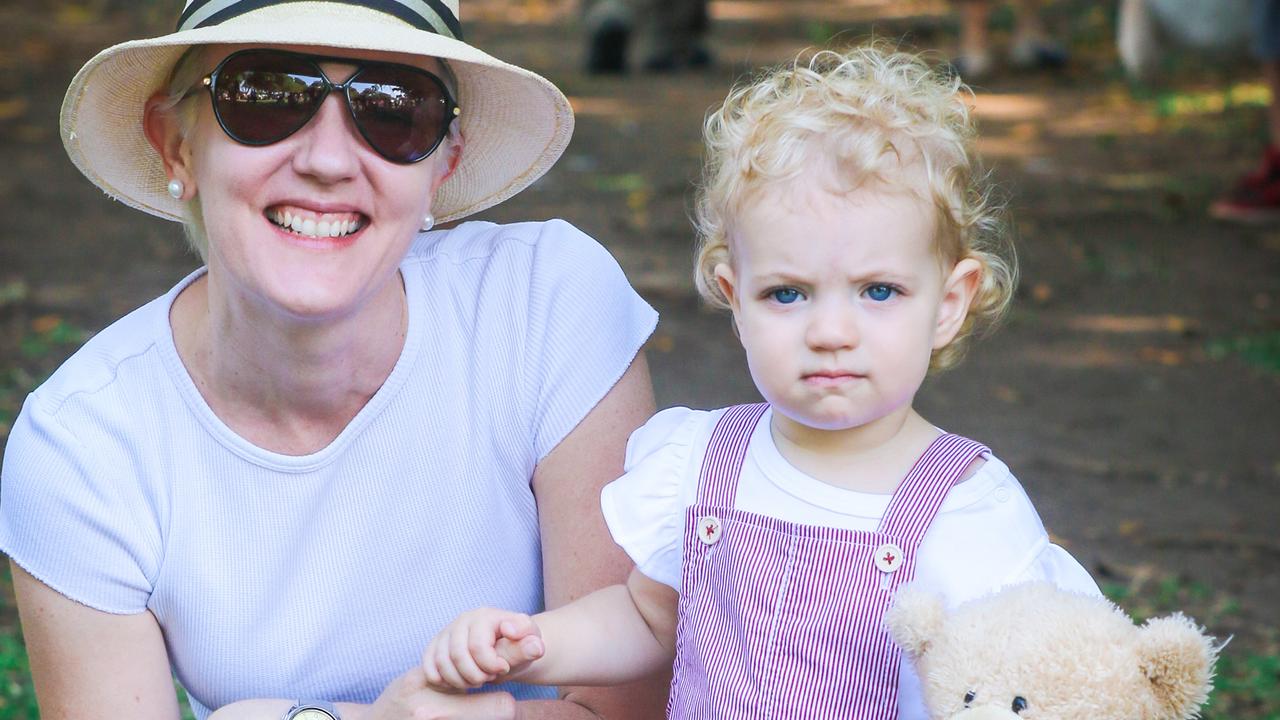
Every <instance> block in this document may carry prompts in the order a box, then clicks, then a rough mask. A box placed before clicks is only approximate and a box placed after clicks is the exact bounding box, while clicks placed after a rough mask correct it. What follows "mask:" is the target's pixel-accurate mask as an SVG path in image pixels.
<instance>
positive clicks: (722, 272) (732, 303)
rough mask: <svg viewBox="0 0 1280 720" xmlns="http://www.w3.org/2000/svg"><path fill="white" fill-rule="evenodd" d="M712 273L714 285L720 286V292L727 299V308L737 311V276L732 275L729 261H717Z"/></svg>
mask: <svg viewBox="0 0 1280 720" xmlns="http://www.w3.org/2000/svg"><path fill="white" fill-rule="evenodd" d="M712 273H713V274H714V275H715V278H716V285H718V286H719V287H720V292H721V294H723V295H724V299H725V300H727V301H729V309H730V310H733V312H735V313H736V312H738V286H737V283H738V277H737V276H736V275H734V273H733V268H732V267H730V266H729V263H724V262H722V263H717V264H716V267H715V270H712Z"/></svg>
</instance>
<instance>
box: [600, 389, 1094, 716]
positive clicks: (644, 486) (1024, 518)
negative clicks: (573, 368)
mask: <svg viewBox="0 0 1280 720" xmlns="http://www.w3.org/2000/svg"><path fill="white" fill-rule="evenodd" d="M723 414H724V410H723V409H720V410H711V411H705V410H690V409H688V408H671V409H668V410H663V411H662V412H660V413H658V414H657V415H655V416H653V417H652V418H650V420H649V421H648V422H647V423H645V425H644V426H643V427H641V428H640V429H638V430H636V431H635V432H634V433H632V435H631V439H630V440H629V441H628V443H627V458H626V474H624V475H623V476H622V477H621V478H619V479H618V480H615V481H614V482H612V483H610V484H609V485H607V486H606V487H605V489H604V492H603V493H602V496H601V508H602V510H603V511H604V517H605V521H606V522H607V523H608V525H609V532H610V533H612V535H613V539H614V541H616V542H617V543H618V544H619V545H621V546H622V548H623V549H625V550H626V551H627V554H628V555H630V556H631V559H632V560H634V561H635V563H636V566H637V567H638V568H639V570H640V571H641V572H643V573H644V574H645V575H646V576H648V577H650V578H652V579H654V580H656V581H658V582H661V583H664V584H666V585H669V586H671V587H672V588H675V589H676V590H679V589H680V572H681V561H682V559H683V545H682V543H683V540H684V517H685V509H686V508H688V507H689V506H690V505H693V504H694V502H695V501H696V499H697V489H698V476H699V473H700V471H701V468H702V458H703V455H704V454H705V452H706V448H707V443H708V442H709V441H710V439H711V431H712V430H713V429H714V427H715V424H716V422H717V421H718V420H719V419H720V416H721V415H723ZM771 417H772V410H769V411H767V412H765V414H764V416H763V417H762V418H761V419H760V422H759V423H758V424H757V425H756V428H755V430H754V432H753V433H752V435H751V442H750V445H749V446H748V449H747V455H746V458H745V460H744V462H743V467H742V474H741V476H740V477H739V479H738V492H737V508H738V509H739V510H744V511H748V512H753V513H757V514H760V515H766V516H771V517H776V518H779V519H782V520H787V521H791V522H797V523H804V524H809V525H820V526H826V527H837V528H844V529H849V530H863V531H873V530H876V529H877V527H878V526H879V524H880V518H881V517H882V516H883V515H884V513H885V511H886V510H887V509H888V506H889V499H890V496H889V495H887V494H885V495H881V494H869V493H860V492H854V491H851V490H846V489H843V488H839V487H835V486H833V485H829V484H827V483H824V482H822V481H820V480H816V479H814V478H812V477H810V476H808V475H805V474H804V473H802V472H800V471H799V470H797V469H795V468H794V467H793V466H792V465H791V464H790V463H788V462H787V460H786V459H785V458H783V457H782V455H781V453H779V452H778V448H777V446H776V445H775V444H774V442H773V436H772V434H771V433H770V431H769V422H770V418H771ZM1030 580H1047V581H1049V582H1052V583H1054V584H1055V585H1058V586H1059V587H1062V588H1064V589H1066V590H1071V591H1075V592H1082V593H1087V594H1091V595H1097V594H1099V591H1098V587H1097V585H1096V584H1095V583H1094V581H1093V579H1092V578H1091V577H1089V574H1088V572H1086V571H1085V569H1084V568H1083V567H1081V566H1080V564H1079V563H1078V562H1076V560H1075V559H1074V558H1072V557H1071V555H1070V554H1068V553H1067V551H1066V550H1064V549H1062V548H1061V547H1059V546H1057V545H1055V544H1053V543H1051V542H1050V541H1049V536H1048V534H1046V533H1045V530H1044V526H1043V525H1042V524H1041V522H1040V517H1039V515H1037V514H1036V511H1035V508H1034V507H1032V505H1031V501H1030V499H1028V498H1027V495H1026V493H1025V492H1024V491H1023V489H1022V486H1021V485H1020V484H1019V483H1018V481H1017V479H1016V478H1014V477H1013V475H1012V474H1011V473H1010V472H1009V468H1008V467H1006V466H1005V464H1004V463H1002V462H1000V460H998V459H997V458H995V457H994V456H990V455H988V456H986V463H985V464H984V465H983V466H982V467H981V468H979V469H978V471H977V472H976V473H974V475H973V476H972V477H970V478H969V479H967V480H965V481H964V482H962V483H959V484H957V485H956V486H955V487H953V488H952V489H951V491H950V492H949V493H948V494H947V497H946V500H945V501H943V503H942V507H941V508H940V509H939V511H938V515H937V517H936V518H935V519H934V521H933V525H932V526H931V527H930V528H929V531H928V533H927V534H926V535H925V537H924V539H923V540H922V541H921V544H920V551H919V553H918V555H917V556H916V570H915V578H914V580H913V582H914V583H915V585H916V586H917V587H920V588H922V589H924V590H928V591H930V592H933V593H936V594H938V595H941V596H942V597H943V598H944V599H945V601H946V602H947V604H948V605H956V604H959V603H962V602H964V601H966V600H971V599H974V598H977V597H981V596H983V595H987V594H989V593H991V592H993V591H995V590H997V589H999V588H1001V587H1003V586H1005V585H1011V584H1015V583H1019V582H1024V581H1030ZM898 708H899V717H900V718H902V720H914V719H916V718H920V719H923V718H926V717H927V714H926V712H925V709H924V701H923V698H922V695H921V691H920V683H919V679H918V678H917V677H916V674H915V672H914V670H913V669H912V668H911V666H910V663H907V662H904V663H903V664H902V670H901V673H900V677H899V694H898Z"/></svg>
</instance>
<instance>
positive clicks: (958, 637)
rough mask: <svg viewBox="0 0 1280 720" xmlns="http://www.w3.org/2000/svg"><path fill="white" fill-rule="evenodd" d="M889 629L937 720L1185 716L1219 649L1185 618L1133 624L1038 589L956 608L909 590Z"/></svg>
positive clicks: (1205, 688) (1091, 601) (1201, 697)
mask: <svg viewBox="0 0 1280 720" xmlns="http://www.w3.org/2000/svg"><path fill="white" fill-rule="evenodd" d="M885 625H886V626H887V628H888V630H889V633H890V635H891V636H892V637H893V639H894V641H895V642H897V644H898V645H899V647H901V648H902V651H903V653H904V655H905V656H906V657H907V658H909V659H910V661H911V662H912V663H913V664H914V666H915V669H916V672H917V673H918V675H919V676H920V682H921V685H922V686H923V691H924V700H925V704H926V705H927V706H928V708H929V713H930V717H932V718H934V720H1015V719H1016V720H1077V719H1081V720H1082V719H1084V718H1088V720H1189V719H1190V718H1194V717H1196V716H1197V715H1198V714H1199V711H1200V707H1201V705H1203V704H1204V702H1205V700H1206V699H1207V698H1208V695H1209V690H1210V685H1211V680H1212V678H1213V664H1214V661H1215V660H1216V658H1217V653H1218V650H1219V649H1220V648H1219V647H1217V646H1215V641H1214V639H1213V638H1212V637H1209V636H1208V635H1206V634H1205V633H1204V631H1203V629H1202V628H1200V627H1199V626H1197V625H1196V624H1195V623H1194V622H1193V621H1192V620H1191V619H1189V618H1187V617H1185V616H1183V615H1181V614H1174V615H1171V616H1169V617H1162V618H1156V619H1152V620H1149V621H1147V623H1146V624H1145V625H1143V626H1141V627H1139V626H1137V625H1135V624H1134V623H1133V621H1132V620H1130V618H1129V616H1128V615H1126V614H1125V613H1124V611H1122V610H1120V609H1119V608H1118V607H1116V606H1115V605H1113V604H1112V603H1110V602H1108V601H1107V600H1106V599H1104V598H1101V597H1095V596H1090V595H1082V594H1076V593H1071V592H1067V591H1065V590H1060V589H1058V588H1056V587H1054V586H1053V585H1051V584H1049V583H1040V582H1035V583H1025V584H1021V585H1015V586H1011V587H1009V588H1005V589H1004V590H1001V591H999V592H997V593H994V594H992V595H989V596H986V597H983V598H979V599H976V600H972V601H969V602H967V603H964V604H962V605H960V606H958V607H956V608H955V609H953V610H948V609H947V608H946V607H945V606H944V603H943V601H942V599H941V598H939V597H937V596H935V595H932V594H930V593H928V592H925V591H923V590H919V589H917V588H913V587H911V586H907V587H905V588H903V589H902V590H901V591H900V592H899V593H898V597H897V598H896V600H895V602H894V605H893V607H892V608H890V610H889V612H888V613H886V615H885Z"/></svg>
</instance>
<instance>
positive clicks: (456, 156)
mask: <svg viewBox="0 0 1280 720" xmlns="http://www.w3.org/2000/svg"><path fill="white" fill-rule="evenodd" d="M460 127H461V126H460V124H459V123H458V121H457V120H454V121H453V124H452V125H450V126H449V133H448V134H447V135H445V136H444V139H443V140H441V141H440V147H438V148H436V153H437V154H439V155H440V158H439V161H438V162H437V165H436V167H437V170H436V173H435V175H434V176H432V178H431V196H432V197H435V194H436V191H437V190H439V189H440V186H441V185H443V184H444V181H445V180H448V179H449V176H450V175H453V173H454V171H455V170H457V169H458V165H459V163H461V162H462V148H463V147H464V146H465V145H466V142H465V140H464V139H463V137H462V130H461V129H460Z"/></svg>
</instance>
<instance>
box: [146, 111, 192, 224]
mask: <svg viewBox="0 0 1280 720" xmlns="http://www.w3.org/2000/svg"><path fill="white" fill-rule="evenodd" d="M167 100H168V98H167V97H166V96H165V94H164V93H162V92H158V93H156V94H154V95H152V96H151V97H150V98H147V104H146V105H145V106H144V108H143V110H142V130H143V132H144V133H145V134H146V136H147V141H148V142H150V143H151V147H153V148H155V150H156V152H157V153H158V154H159V155H160V160H161V162H163V163H164V174H165V176H166V177H168V178H169V179H170V180H179V181H181V182H182V184H183V187H184V188H185V190H184V192H183V195H182V197H181V198H179V199H181V200H188V199H190V198H191V197H192V196H194V195H195V192H196V180H195V174H194V173H193V172H192V168H191V146H190V144H189V143H188V142H187V138H186V134H185V133H184V132H183V128H182V123H181V121H180V120H179V118H178V115H177V113H176V112H174V109H173V108H172V107H171V106H169V105H168V102H167Z"/></svg>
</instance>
